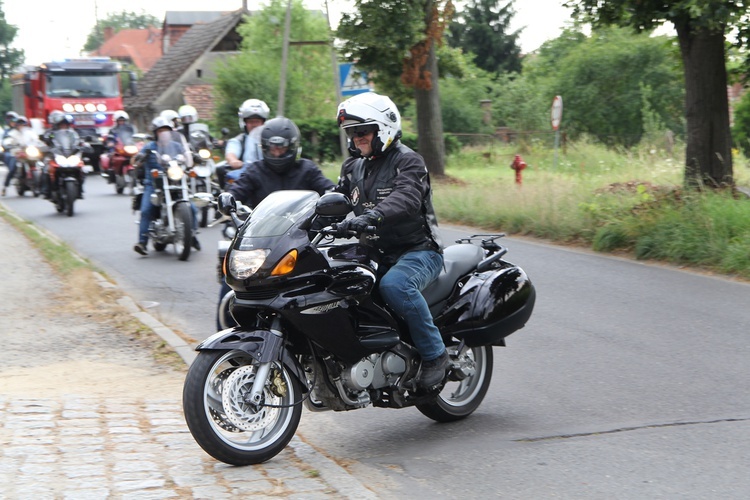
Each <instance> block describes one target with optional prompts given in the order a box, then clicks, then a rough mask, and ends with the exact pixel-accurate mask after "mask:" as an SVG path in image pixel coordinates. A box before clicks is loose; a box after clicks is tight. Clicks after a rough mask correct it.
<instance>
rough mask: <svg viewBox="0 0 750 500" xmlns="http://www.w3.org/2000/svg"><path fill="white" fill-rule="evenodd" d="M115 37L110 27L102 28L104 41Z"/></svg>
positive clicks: (113, 30)
mask: <svg viewBox="0 0 750 500" xmlns="http://www.w3.org/2000/svg"><path fill="white" fill-rule="evenodd" d="M113 36H115V29H114V28H113V27H112V26H105V27H104V41H105V42H106V41H108V40H109V39H110V38H112V37H113Z"/></svg>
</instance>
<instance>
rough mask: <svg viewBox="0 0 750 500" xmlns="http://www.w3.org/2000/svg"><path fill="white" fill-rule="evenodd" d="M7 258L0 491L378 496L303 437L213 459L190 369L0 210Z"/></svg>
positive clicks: (0, 327)
mask: <svg viewBox="0 0 750 500" xmlns="http://www.w3.org/2000/svg"><path fill="white" fill-rule="evenodd" d="M2 210H4V207H3V205H2V204H1V203H0V211H2ZM0 266H2V272H3V278H2V281H0V283H1V284H0V343H2V345H3V350H2V362H1V363H0V499H6V498H7V499H17V498H18V499H22V498H23V499H26V498H34V499H35V500H38V499H46V498H50V499H78V498H80V499H100V498H118V499H120V498H122V499H128V498H133V499H139V500H140V499H151V498H154V499H156V498H210V499H220V498H230V497H237V496H241V497H253V498H280V497H281V498H300V499H317V498H358V499H359V498H375V495H374V494H373V493H372V492H371V491H370V490H368V489H366V488H364V486H363V485H362V484H361V483H359V482H358V481H357V480H356V479H355V478H353V477H352V476H350V475H349V474H348V473H346V471H345V469H343V468H342V467H340V466H338V465H337V464H336V463H334V462H332V461H331V460H329V459H327V458H326V457H324V456H323V455H322V454H320V453H318V452H317V451H316V450H314V449H313V448H311V447H310V446H309V445H307V444H306V443H305V442H304V441H303V440H302V439H300V437H299V436H295V438H294V439H293V440H292V442H291V443H290V445H289V447H287V449H286V450H285V451H283V452H282V453H281V454H279V455H278V456H276V457H275V458H274V459H272V460H271V461H269V462H267V463H265V464H262V465H258V466H248V467H233V466H229V465H226V464H223V463H221V462H218V461H216V460H214V459H213V458H212V457H210V456H208V455H207V454H206V453H204V452H203V450H201V449H200V447H199V446H198V445H197V444H196V443H195V441H194V440H193V438H192V436H191V435H190V433H189V432H188V429H187V426H186V424H185V421H184V419H183V415H182V408H181V387H182V382H183V380H184V376H185V369H184V366H183V367H182V368H180V366H179V364H177V363H174V362H173V363H172V366H171V367H170V366H169V364H168V363H160V362H157V361H155V359H154V357H153V356H152V354H151V352H150V351H149V350H148V349H145V348H144V346H143V345H142V343H141V342H140V341H139V340H138V339H133V338H128V336H127V334H122V332H118V331H115V329H113V328H112V327H111V324H110V323H107V322H104V321H102V320H101V319H98V318H97V317H96V316H95V315H90V314H81V313H80V311H79V310H77V309H76V307H75V304H71V303H70V301H68V300H66V298H65V297H66V295H67V294H66V291H67V290H68V287H73V286H75V283H71V282H70V281H68V280H66V281H65V282H63V281H62V280H61V278H60V277H59V276H57V275H55V274H54V273H53V272H52V270H51V268H50V267H49V265H48V264H47V263H46V262H45V261H43V259H42V258H41V256H40V253H39V252H38V251H37V250H36V249H35V248H34V247H33V246H32V245H31V243H30V242H29V241H28V240H27V239H26V238H25V237H24V236H23V235H21V234H20V233H19V232H17V231H16V230H15V228H13V227H12V226H11V225H10V224H9V223H8V222H7V221H6V220H4V219H3V218H1V217H0ZM175 365H177V367H175Z"/></svg>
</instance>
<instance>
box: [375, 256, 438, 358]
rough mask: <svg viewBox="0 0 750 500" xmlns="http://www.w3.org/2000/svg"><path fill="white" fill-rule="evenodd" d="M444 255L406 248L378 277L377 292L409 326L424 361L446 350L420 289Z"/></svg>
mask: <svg viewBox="0 0 750 500" xmlns="http://www.w3.org/2000/svg"><path fill="white" fill-rule="evenodd" d="M442 267H443V255H442V254H440V253H438V252H435V251H433V250H416V251H414V252H407V253H405V254H404V255H402V256H401V258H400V259H398V262H396V264H395V265H394V266H393V267H391V268H390V269H388V271H387V272H386V273H385V275H384V276H383V277H382V278H381V279H380V285H379V287H380V295H381V296H382V297H383V300H385V303H386V304H388V307H390V308H391V309H393V311H394V312H395V313H396V314H398V315H399V316H400V317H401V318H402V319H403V320H404V321H405V322H406V324H407V326H408V327H409V332H410V333H411V337H412V339H413V340H414V344H415V346H416V348H417V350H418V351H419V354H420V355H421V356H422V359H423V360H424V361H432V360H433V359H435V358H437V357H438V356H440V355H441V354H443V351H445V344H444V343H443V339H442V337H441V336H440V331H439V330H438V329H437V327H436V326H435V323H433V321H432V314H431V313H430V309H429V307H428V306H427V301H426V300H425V299H424V297H423V296H422V293H421V291H422V290H424V289H425V287H427V285H429V284H430V283H431V282H432V281H434V280H435V278H437V277H438V275H439V274H440V270H441V269H442Z"/></svg>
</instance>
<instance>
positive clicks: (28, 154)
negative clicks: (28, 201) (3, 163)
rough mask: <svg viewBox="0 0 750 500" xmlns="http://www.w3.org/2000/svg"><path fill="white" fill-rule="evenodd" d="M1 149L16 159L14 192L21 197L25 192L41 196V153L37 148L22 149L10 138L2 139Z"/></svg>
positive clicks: (42, 164)
mask: <svg viewBox="0 0 750 500" xmlns="http://www.w3.org/2000/svg"><path fill="white" fill-rule="evenodd" d="M3 148H4V149H5V150H7V151H10V152H11V154H13V155H14V156H15V157H16V176H15V181H16V191H17V192H18V196H23V195H24V193H26V191H29V192H31V193H32V194H33V195H34V197H35V198H36V197H38V196H39V194H41V182H42V168H43V166H44V163H43V162H42V151H41V150H40V148H38V147H37V146H27V147H25V148H22V147H21V146H20V145H19V144H18V143H17V142H16V141H15V140H14V139H13V138H12V137H6V138H5V139H3Z"/></svg>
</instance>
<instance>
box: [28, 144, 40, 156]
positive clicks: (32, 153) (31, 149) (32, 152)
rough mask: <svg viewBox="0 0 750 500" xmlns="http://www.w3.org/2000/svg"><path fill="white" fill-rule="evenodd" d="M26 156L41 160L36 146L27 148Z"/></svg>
mask: <svg viewBox="0 0 750 500" xmlns="http://www.w3.org/2000/svg"><path fill="white" fill-rule="evenodd" d="M26 156H28V157H29V158H39V148H37V147H36V146H28V147H27V148H26Z"/></svg>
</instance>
